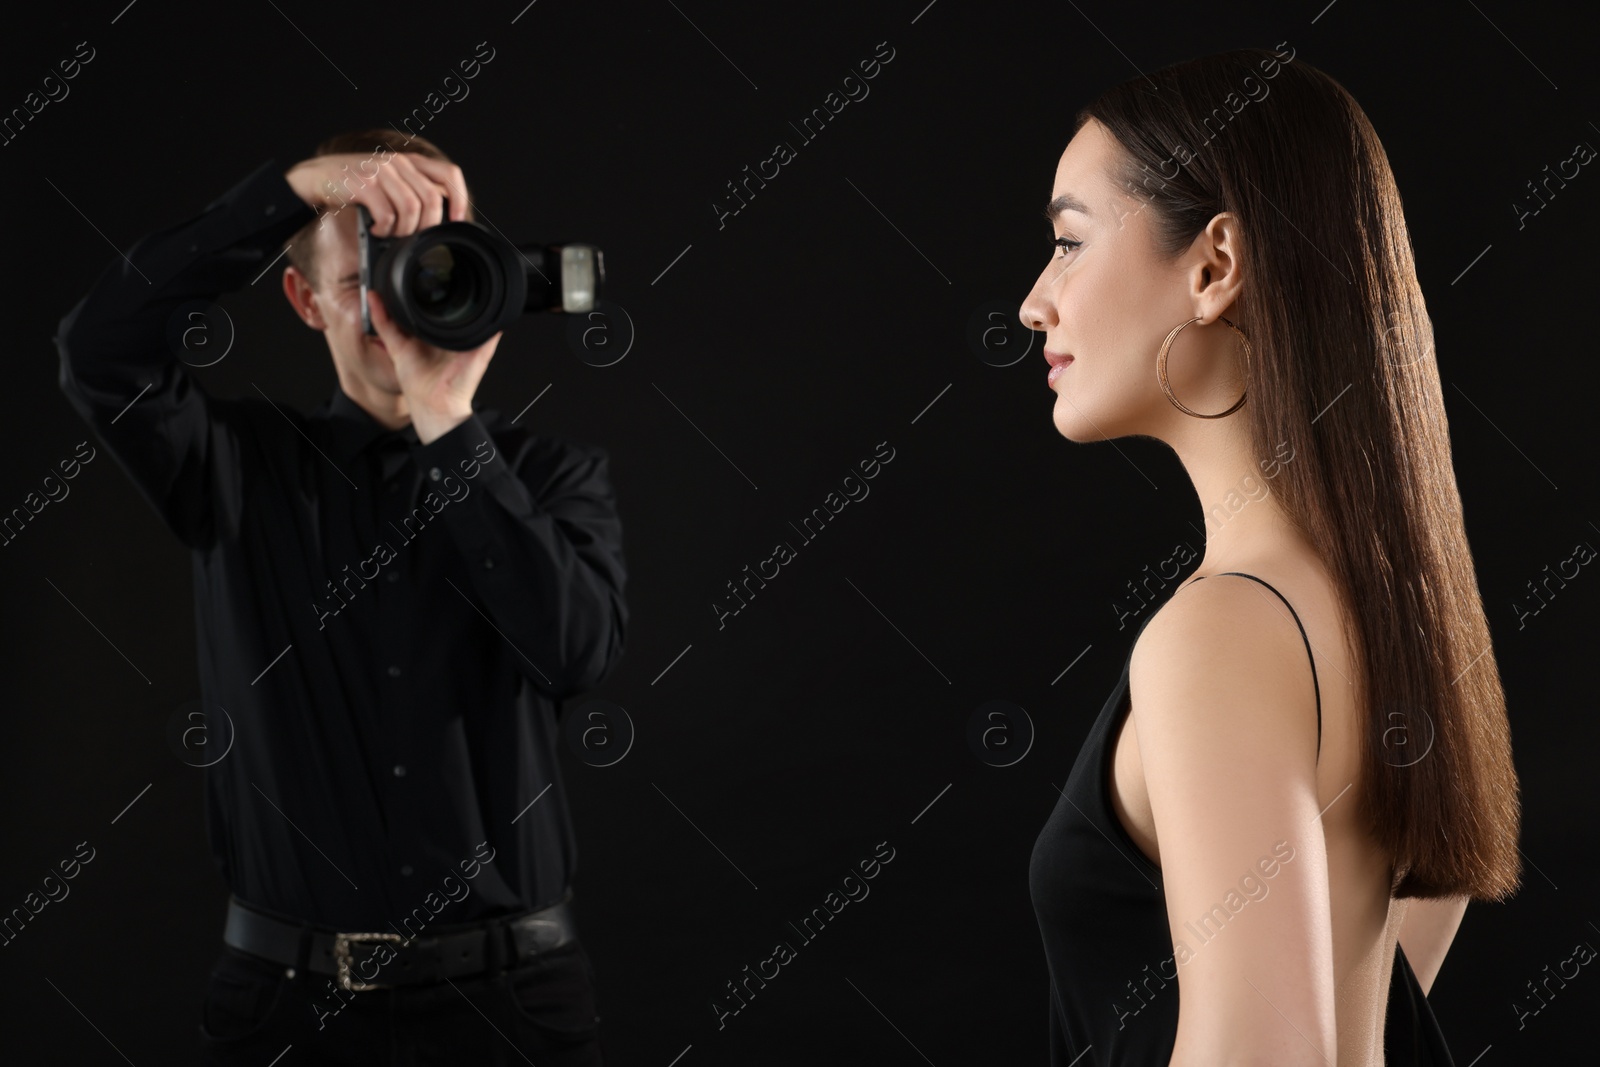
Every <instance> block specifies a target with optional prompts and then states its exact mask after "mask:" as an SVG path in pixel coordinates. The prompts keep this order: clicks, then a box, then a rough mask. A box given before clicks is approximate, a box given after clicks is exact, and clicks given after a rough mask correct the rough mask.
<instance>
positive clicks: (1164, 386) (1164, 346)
mask: <svg viewBox="0 0 1600 1067" xmlns="http://www.w3.org/2000/svg"><path fill="white" fill-rule="evenodd" d="M1217 317H1218V318H1220V319H1222V321H1223V323H1225V324H1226V325H1227V326H1228V327H1229V328H1231V329H1232V330H1233V332H1234V333H1236V334H1238V335H1239V342H1240V344H1242V345H1244V365H1245V373H1246V375H1247V376H1248V374H1249V371H1250V339H1249V338H1248V337H1246V336H1245V335H1244V331H1243V330H1241V329H1239V327H1237V326H1235V325H1234V324H1233V323H1231V322H1229V321H1228V320H1227V319H1226V318H1223V317H1222V316H1220V315H1219V316H1217ZM1199 321H1200V317H1199V316H1198V315H1197V316H1195V317H1194V318H1192V319H1190V320H1189V322H1180V323H1178V325H1176V326H1174V327H1173V328H1172V332H1171V333H1169V334H1167V339H1166V340H1165V341H1163V342H1161V352H1160V354H1159V355H1157V356H1156V380H1157V381H1159V382H1160V383H1161V391H1162V392H1163V393H1165V394H1167V399H1168V400H1169V401H1171V403H1172V406H1173V407H1175V408H1177V409H1178V410H1179V411H1181V412H1183V413H1184V414H1185V415H1193V416H1194V417H1195V418H1197V419H1220V418H1222V417H1223V416H1224V415H1232V414H1233V413H1234V412H1235V411H1238V410H1239V408H1240V407H1242V406H1243V405H1244V399H1245V397H1246V396H1248V395H1249V393H1250V390H1249V388H1248V387H1246V389H1245V391H1244V392H1243V393H1240V394H1239V399H1238V400H1236V401H1234V404H1233V407H1231V408H1229V409H1228V410H1227V411H1219V412H1217V413H1216V414H1215V415H1202V414H1201V413H1200V412H1198V411H1195V410H1193V409H1191V408H1188V407H1185V406H1184V403H1183V401H1181V400H1179V399H1178V398H1177V397H1175V396H1173V395H1172V385H1171V384H1170V383H1169V382H1168V381H1167V353H1168V352H1169V351H1170V350H1171V349H1172V342H1173V339H1174V338H1176V337H1177V336H1178V334H1179V333H1181V332H1182V331H1183V328H1184V327H1185V326H1187V325H1189V323H1190V322H1199Z"/></svg>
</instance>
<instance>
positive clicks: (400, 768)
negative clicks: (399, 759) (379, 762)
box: [394, 763, 406, 778]
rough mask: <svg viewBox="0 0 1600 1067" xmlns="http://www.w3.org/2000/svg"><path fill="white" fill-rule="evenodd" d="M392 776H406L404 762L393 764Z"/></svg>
mask: <svg viewBox="0 0 1600 1067" xmlns="http://www.w3.org/2000/svg"><path fill="white" fill-rule="evenodd" d="M394 776H395V777H396V778H404V777H405V776H406V765H405V764H404V763H396V764H395V765H394Z"/></svg>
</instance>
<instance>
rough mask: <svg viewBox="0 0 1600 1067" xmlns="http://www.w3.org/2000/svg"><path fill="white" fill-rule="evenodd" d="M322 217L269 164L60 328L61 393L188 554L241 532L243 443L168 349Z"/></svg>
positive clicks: (172, 232)
mask: <svg viewBox="0 0 1600 1067" xmlns="http://www.w3.org/2000/svg"><path fill="white" fill-rule="evenodd" d="M316 217H317V213H316V212H315V211H314V210H313V209H312V208H311V207H310V206H309V205H308V204H307V203H306V202H305V201H304V200H302V199H301V198H300V197H299V196H298V195H297V194H296V193H295V191H294V190H293V189H292V188H291V187H290V185H289V183H288V182H287V181H285V179H284V176H283V168H282V167H280V166H279V165H278V163H277V161H276V160H268V161H267V162H265V163H263V164H262V165H261V166H260V167H258V168H257V169H256V170H255V171H254V172H252V173H251V174H250V175H249V177H247V178H245V179H244V180H243V181H241V182H240V183H239V184H238V185H236V186H234V187H233V188H232V189H230V190H228V191H227V192H226V193H224V194H222V196H220V197H218V198H217V199H216V200H214V201H213V202H212V203H210V204H209V205H207V206H206V209H205V210H204V211H203V212H201V213H200V214H199V215H196V216H195V217H193V218H191V219H189V220H187V221H185V222H182V223H179V224H178V225H176V226H170V227H168V228H166V229H164V230H159V231H157V232H155V233H152V234H150V235H148V236H146V237H144V238H142V239H141V240H140V241H139V242H138V243H137V244H135V245H134V246H133V247H132V248H131V249H129V250H128V252H127V253H126V255H122V254H119V255H118V256H117V257H116V258H115V259H113V260H112V261H111V262H110V264H108V265H107V266H106V268H105V269H104V270H103V271H102V272H101V273H100V276H99V277H98V278H97V279H96V280H95V283H94V285H93V286H92V287H91V288H90V290H89V292H88V295H86V296H85V297H84V298H83V299H81V300H79V301H78V303H77V304H76V305H74V306H73V308H72V310H71V311H69V312H67V314H66V316H65V317H63V318H62V320H61V322H60V325H59V326H58V327H57V329H56V336H55V342H56V348H57V350H58V351H59V352H60V355H61V375H60V379H59V381H60V385H61V390H62V392H64V393H65V394H66V396H67V400H68V401H69V402H70V403H71V404H72V406H73V408H74V409H75V410H76V411H77V412H78V414H80V415H81V416H83V418H84V420H85V421H86V422H88V423H89V425H90V426H91V427H93V429H94V431H95V433H96V435H97V436H98V437H99V438H100V440H101V442H102V443H103V444H104V445H105V446H106V448H107V449H108V450H110V452H111V453H112V454H113V455H114V456H116V458H117V462H118V463H119V464H121V466H122V467H123V469H124V470H126V471H127V472H128V474H129V475H130V476H131V477H132V478H133V480H134V482H135V484H137V485H138V487H139V490H140V492H141V493H143V494H144V496H145V498H146V499H147V500H149V501H150V503H151V504H152V505H153V506H154V507H155V509H156V511H157V512H158V513H160V515H161V517H162V519H163V520H164V521H165V522H166V524H167V526H168V528H169V529H171V530H172V531H173V533H174V534H176V535H177V536H178V537H179V539H180V540H182V541H183V543H184V544H186V545H189V546H190V547H193V548H200V547H205V546H207V545H210V544H213V543H215V542H216V541H217V539H218V538H219V537H220V536H227V535H229V534H230V533H231V531H232V530H233V529H234V528H236V526H237V523H238V520H239V513H240V508H241V505H242V494H241V487H240V478H239V439H238V429H237V427H236V426H234V425H233V424H231V423H230V422H229V421H228V420H227V419H226V418H225V417H224V416H223V415H222V413H221V412H219V410H218V405H216V404H214V403H213V401H212V400H211V398H210V397H209V396H207V395H206V393H205V391H204V390H203V389H202V388H201V387H200V385H199V383H198V382H197V381H196V380H195V378H194V376H193V375H192V374H191V373H190V370H189V368H188V367H187V366H186V365H185V364H184V363H183V361H182V360H181V359H180V358H179V353H180V352H181V351H182V349H181V348H179V347H177V346H175V345H173V344H172V343H170V342H169V340H168V337H169V332H171V331H173V329H174V325H175V324H174V316H176V315H177V313H178V312H179V309H180V308H181V307H182V305H183V304H184V303H185V302H187V301H192V300H198V301H203V302H205V303H210V302H211V301H213V300H215V299H216V298H217V297H218V296H220V295H221V294H222V293H225V292H228V291H230V290H233V289H237V288H239V287H240V286H242V285H244V284H245V283H247V282H249V281H251V280H253V279H255V278H256V277H258V276H259V275H260V274H261V272H262V271H263V270H265V269H267V267H268V265H269V264H271V263H272V262H273V260H275V259H276V258H277V257H278V255H279V254H280V252H281V251H282V249H283V244H284V242H285V241H287V240H288V239H289V238H290V237H292V236H293V235H294V234H295V233H296V232H297V231H299V230H300V228H301V227H303V226H305V225H306V224H307V223H309V222H312V221H313V220H315V219H316ZM185 325H186V324H184V323H177V324H176V329H177V332H179V333H181V331H182V329H183V328H185Z"/></svg>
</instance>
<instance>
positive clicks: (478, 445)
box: [411, 411, 514, 496]
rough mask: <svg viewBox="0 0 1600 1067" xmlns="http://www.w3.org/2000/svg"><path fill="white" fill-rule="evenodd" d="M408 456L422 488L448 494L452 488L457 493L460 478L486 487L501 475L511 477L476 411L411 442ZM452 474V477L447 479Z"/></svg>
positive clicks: (487, 429)
mask: <svg viewBox="0 0 1600 1067" xmlns="http://www.w3.org/2000/svg"><path fill="white" fill-rule="evenodd" d="M411 457H412V459H414V460H415V461H416V464H417V469H418V470H420V471H422V485H423V488H424V489H433V490H435V491H437V492H439V493H442V494H444V495H447V496H448V495H450V492H451V491H452V490H454V491H455V492H457V493H459V492H460V490H459V489H456V488H455V487H456V486H457V484H458V483H460V482H463V481H466V482H471V483H473V484H474V486H475V487H478V488H485V489H487V488H489V487H490V486H492V485H493V484H494V483H495V482H497V481H499V480H500V479H502V478H510V477H514V475H513V474H512V472H511V467H510V465H509V464H507V463H506V461H505V459H504V458H503V457H502V456H501V454H500V451H499V449H498V448H496V447H495V443H494V439H493V438H492V437H491V436H490V435H489V428H488V427H487V426H485V425H484V422H483V419H481V418H479V417H478V413H477V412H476V411H474V412H473V413H472V414H471V415H468V416H467V417H466V418H465V419H464V420H462V421H461V422H460V423H459V424H457V425H456V426H453V427H451V428H450V429H449V430H446V431H445V432H444V433H442V434H440V435H439V436H438V437H436V438H434V439H433V440H432V441H430V442H428V443H427V444H425V445H424V444H415V445H412V446H411ZM451 478H453V479H454V481H449V482H447V481H446V480H447V479H451Z"/></svg>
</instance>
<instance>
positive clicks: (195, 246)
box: [189, 245, 200, 252]
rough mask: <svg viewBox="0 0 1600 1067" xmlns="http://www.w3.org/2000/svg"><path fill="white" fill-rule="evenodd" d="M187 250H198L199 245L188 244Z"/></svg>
mask: <svg viewBox="0 0 1600 1067" xmlns="http://www.w3.org/2000/svg"><path fill="white" fill-rule="evenodd" d="M189 251H191V252H198V251H200V246H199V245H190V246H189Z"/></svg>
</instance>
